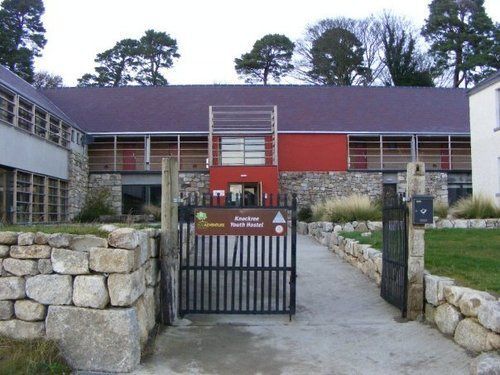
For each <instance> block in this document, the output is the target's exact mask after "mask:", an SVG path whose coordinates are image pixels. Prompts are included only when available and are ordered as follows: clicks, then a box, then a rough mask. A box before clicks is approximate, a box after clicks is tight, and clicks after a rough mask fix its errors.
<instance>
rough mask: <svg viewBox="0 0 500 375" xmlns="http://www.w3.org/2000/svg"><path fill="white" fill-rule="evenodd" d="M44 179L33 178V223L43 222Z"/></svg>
mask: <svg viewBox="0 0 500 375" xmlns="http://www.w3.org/2000/svg"><path fill="white" fill-rule="evenodd" d="M44 198H45V177H43V176H37V175H34V176H33V222H35V223H37V222H43V221H45V205H44Z"/></svg>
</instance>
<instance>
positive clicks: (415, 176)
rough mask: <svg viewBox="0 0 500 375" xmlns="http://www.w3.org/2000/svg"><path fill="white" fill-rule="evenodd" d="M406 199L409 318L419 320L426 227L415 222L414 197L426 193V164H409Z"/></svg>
mask: <svg viewBox="0 0 500 375" xmlns="http://www.w3.org/2000/svg"><path fill="white" fill-rule="evenodd" d="M406 178H407V188H406V197H407V198H409V199H410V202H409V203H408V212H409V215H408V216H409V217H408V294H407V318H408V319H409V320H417V319H419V318H421V317H422V316H423V309H424V252H425V240H424V235H425V225H421V224H415V223H414V222H413V214H412V213H413V204H414V200H413V197H414V196H415V195H423V194H424V193H425V163H421V162H418V163H408V166H407V172H406Z"/></svg>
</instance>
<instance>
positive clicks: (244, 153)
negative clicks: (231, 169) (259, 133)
mask: <svg viewBox="0 0 500 375" xmlns="http://www.w3.org/2000/svg"><path fill="white" fill-rule="evenodd" d="M220 153H221V165H265V164H266V140H265V138H264V137H245V138H236V137H234V138H233V137H223V138H221V143H220Z"/></svg>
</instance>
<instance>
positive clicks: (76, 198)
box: [68, 151, 89, 220]
mask: <svg viewBox="0 0 500 375" xmlns="http://www.w3.org/2000/svg"><path fill="white" fill-rule="evenodd" d="M88 186H89V164H88V157H87V155H86V153H85V154H82V153H78V152H75V151H71V152H70V156H69V179H68V189H69V191H68V202H69V211H68V213H69V219H70V220H72V219H73V218H74V217H75V216H76V215H78V213H79V212H80V210H81V209H82V208H83V205H84V203H85V198H86V197H87V191H88Z"/></svg>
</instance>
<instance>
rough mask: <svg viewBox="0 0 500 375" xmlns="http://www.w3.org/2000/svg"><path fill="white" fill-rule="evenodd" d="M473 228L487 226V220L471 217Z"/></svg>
mask: <svg viewBox="0 0 500 375" xmlns="http://www.w3.org/2000/svg"><path fill="white" fill-rule="evenodd" d="M470 226H471V228H486V220H484V219H471V220H470Z"/></svg>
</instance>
